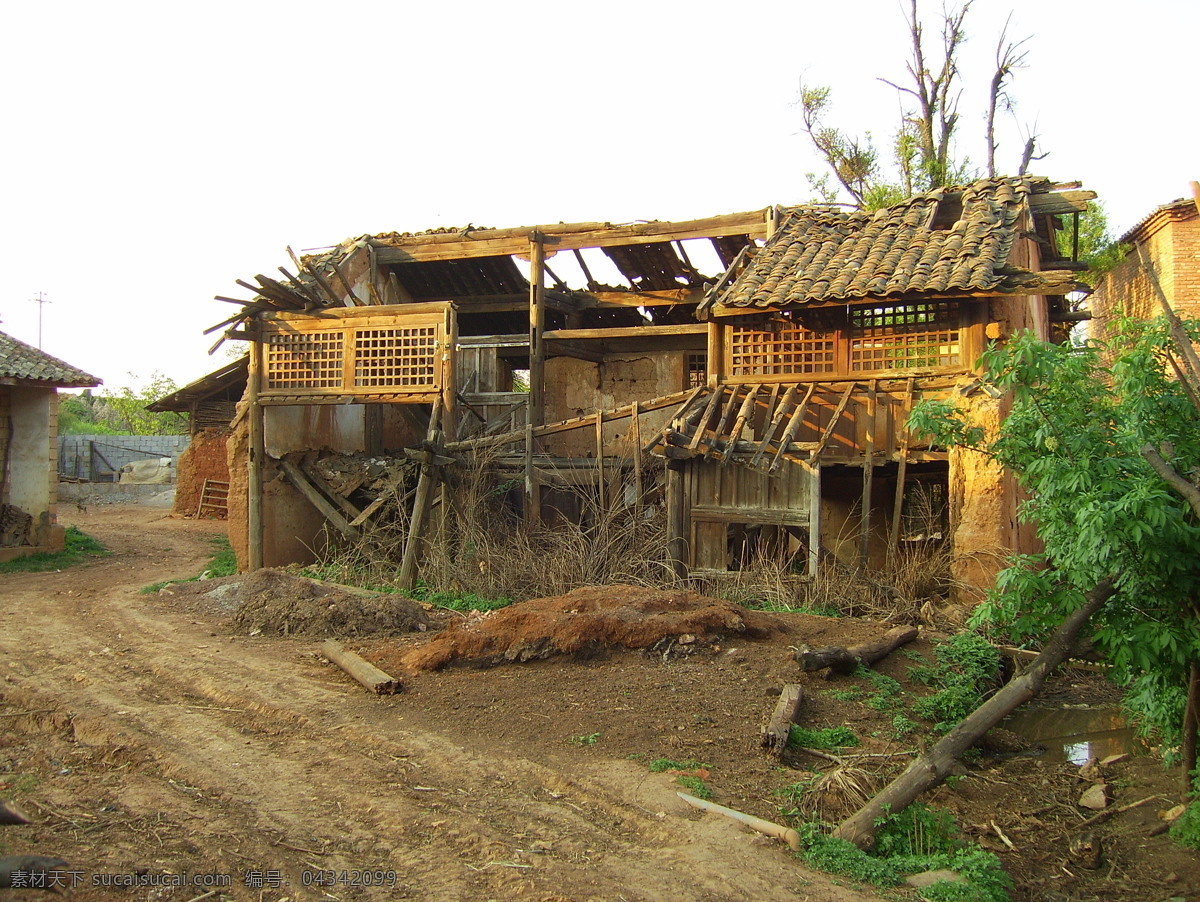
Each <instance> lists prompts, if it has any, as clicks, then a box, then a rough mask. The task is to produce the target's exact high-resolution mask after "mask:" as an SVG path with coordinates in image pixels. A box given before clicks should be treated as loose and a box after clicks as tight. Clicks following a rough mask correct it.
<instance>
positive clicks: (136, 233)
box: [0, 0, 1200, 389]
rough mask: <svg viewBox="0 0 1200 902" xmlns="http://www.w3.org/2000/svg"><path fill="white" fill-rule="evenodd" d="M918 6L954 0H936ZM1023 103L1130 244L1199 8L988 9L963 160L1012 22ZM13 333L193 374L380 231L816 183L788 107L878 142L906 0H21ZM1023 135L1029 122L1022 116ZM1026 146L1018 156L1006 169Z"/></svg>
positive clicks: (721, 203)
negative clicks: (823, 107) (247, 315)
mask: <svg viewBox="0 0 1200 902" xmlns="http://www.w3.org/2000/svg"><path fill="white" fill-rule="evenodd" d="M923 7H925V8H926V13H927V17H928V18H930V19H931V20H933V19H935V18H936V15H937V13H938V11H939V10H940V3H935V2H932V0H923ZM1010 12H1011V13H1012V26H1011V27H1010V34H1012V35H1015V36H1024V35H1030V36H1031V38H1030V41H1029V44H1028V48H1029V63H1030V66H1029V68H1028V69H1026V70H1024V71H1022V72H1020V73H1019V74H1018V76H1017V79H1016V82H1015V84H1014V93H1015V95H1016V97H1017V100H1018V107H1017V110H1016V117H1017V119H1019V120H1020V122H1021V123H1027V124H1028V123H1036V127H1037V131H1038V133H1039V134H1040V135H1041V137H1042V144H1043V146H1044V148H1046V149H1048V150H1050V151H1051V155H1050V156H1049V157H1048V158H1047V159H1045V160H1043V161H1042V162H1041V163H1039V164H1037V165H1036V168H1035V171H1037V172H1038V173H1039V174H1044V175H1047V176H1050V177H1052V178H1054V179H1057V180H1060V181H1066V180H1074V179H1079V180H1082V181H1083V182H1084V183H1085V185H1086V186H1087V187H1089V188H1092V189H1094V190H1096V191H1098V192H1099V193H1100V195H1101V198H1102V199H1103V200H1104V202H1105V204H1106V206H1107V209H1108V212H1109V218H1110V222H1111V223H1112V225H1113V227H1114V230H1115V231H1116V232H1118V233H1119V232H1122V231H1124V230H1125V229H1127V228H1128V227H1130V226H1131V225H1133V224H1134V223H1135V222H1137V221H1138V220H1139V219H1141V218H1142V217H1143V216H1145V215H1146V214H1147V213H1149V212H1150V211H1151V210H1152V209H1153V208H1154V207H1156V206H1157V205H1159V204H1162V203H1165V202H1167V201H1170V200H1172V199H1174V198H1177V197H1181V196H1185V195H1186V194H1187V193H1188V191H1189V188H1188V182H1189V181H1190V180H1192V179H1200V159H1197V153H1196V148H1197V146H1200V141H1198V138H1200V134H1198V132H1200V129H1198V127H1197V124H1196V117H1195V116H1194V115H1193V112H1192V110H1191V106H1190V104H1191V96H1190V93H1189V90H1190V86H1191V85H1193V84H1194V83H1195V77H1196V64H1195V61H1194V59H1193V57H1194V54H1192V53H1191V52H1190V50H1189V47H1190V41H1191V39H1192V36H1194V35H1195V34H1197V33H1200V3H1197V2H1195V0H1140V2H1138V3H1136V4H1131V5H1128V4H1127V5H1124V6H1123V7H1122V8H1121V10H1120V14H1119V15H1118V14H1117V12H1116V10H1115V7H1114V8H1112V9H1108V10H1107V11H1106V10H1105V6H1104V5H1102V4H1097V3H1094V2H1087V0H976V3H975V6H974V8H973V9H972V12H971V14H970V16H969V17H968V30H969V32H970V34H971V39H970V41H969V42H968V44H967V45H966V47H965V50H964V63H965V67H964V73H963V82H962V86H963V90H964V95H963V101H962V103H963V108H964V111H965V115H964V121H963V124H962V129H961V137H960V149H961V150H962V151H964V152H966V153H968V154H969V155H971V156H972V157H973V158H974V159H977V160H979V161H980V162H981V163H982V155H983V151H982V131H983V125H982V104H983V102H984V97H985V90H986V81H987V79H988V78H989V77H990V74H991V72H990V66H991V65H992V57H993V53H994V49H995V40H996V36H997V35H998V33H999V30H1000V28H1001V27H1002V26H1003V24H1004V20H1005V18H1006V16H1008V14H1009V13H1010ZM5 31H6V35H7V38H8V39H7V40H6V41H5V48H4V53H3V57H2V58H0V84H3V86H4V87H3V89H0V90H2V91H3V99H4V105H3V109H4V113H5V117H6V121H7V122H8V127H7V129H6V140H5V141H4V151H3V154H4V157H5V160H6V162H5V165H4V167H3V173H4V182H5V187H4V193H3V200H2V202H0V248H3V249H4V252H5V253H6V255H7V258H8V261H9V262H8V264H7V271H8V276H7V277H6V278H5V279H4V281H3V288H2V289H0V329H2V330H4V331H6V332H9V333H10V334H12V335H15V336H16V337H18V338H20V339H22V340H25V341H28V342H30V343H31V344H36V343H37V340H38V305H37V304H36V303H34V302H33V300H32V299H33V298H34V297H35V296H36V295H37V294H38V292H44V294H45V296H46V297H47V298H48V299H49V301H50V303H49V304H48V305H46V306H45V307H44V308H43V310H44V325H43V328H44V336H43V343H42V345H43V348H44V349H45V350H46V351H47V352H49V353H51V354H54V355H57V356H59V357H62V358H64V359H66V360H67V361H68V362H70V363H72V364H74V365H76V366H79V367H82V368H83V369H86V370H88V371H89V372H91V373H93V374H95V375H97V376H99V377H101V378H102V379H103V380H104V381H105V384H106V386H107V387H108V388H110V389H115V388H117V387H118V386H121V385H126V384H131V383H132V382H134V379H133V378H132V377H131V376H130V373H132V374H133V375H134V377H136V378H137V379H139V380H145V379H147V378H148V377H149V376H150V375H151V374H152V373H155V372H158V373H162V374H165V375H167V376H170V377H171V378H173V379H174V380H176V382H178V383H179V384H180V385H182V384H184V383H186V382H188V381H191V380H192V379H195V378H197V377H199V376H201V375H203V374H204V373H206V372H208V371H210V370H212V369H215V368H216V367H218V366H220V365H221V364H222V363H224V358H223V356H218V357H208V356H207V355H206V351H207V348H208V347H209V346H210V345H211V344H212V341H213V339H212V338H209V337H206V336H204V335H202V334H201V333H202V331H203V330H204V329H205V328H206V327H208V326H211V325H213V324H215V323H216V322H218V321H219V320H221V319H224V318H225V317H226V316H227V315H229V313H231V312H232V308H230V307H229V305H227V304H222V303H219V302H217V301H214V300H212V296H213V295H214V294H225V295H233V296H235V297H247V296H248V294H247V293H246V292H244V291H243V290H241V289H239V288H238V287H237V285H236V284H235V283H234V280H235V279H237V278H242V279H248V278H249V277H251V276H253V275H254V274H255V273H260V272H261V273H268V274H271V273H274V272H275V268H276V267H277V266H279V265H288V266H289V268H291V267H290V263H289V261H288V259H287V256H286V252H285V250H284V249H285V247H286V246H287V245H289V244H290V245H291V246H292V247H293V248H296V249H297V250H300V249H301V248H313V247H320V246H326V245H330V244H335V243H337V242H339V241H341V240H342V239H344V238H347V237H350V236H356V235H361V234H364V233H370V232H381V231H391V230H398V231H409V230H417V229H425V228H432V227H435V226H441V225H447V226H454V225H465V224H467V223H474V224H475V225H481V226H496V227H503V226H516V225H530V224H537V223H547V222H559V221H566V222H572V221H581V220H606V221H611V222H624V221H631V220H637V219H686V218H691V217H699V216H707V215H712V214H715V213H727V212H735V211H740V210H751V209H756V208H760V207H764V206H767V205H768V204H773V203H797V202H803V201H806V200H809V199H810V192H809V190H808V187H807V184H806V182H805V179H804V173H805V172H809V171H817V170H819V168H820V167H819V164H818V162H817V160H816V158H815V156H814V154H813V152H812V151H811V149H810V147H809V146H808V144H807V140H808V139H807V137H806V136H805V135H804V134H803V133H802V132H801V131H800V121H799V114H798V111H797V109H796V108H795V106H794V103H795V100H796V97H797V85H798V82H799V79H800V78H801V77H802V76H803V77H804V78H805V79H806V80H807V81H809V82H812V83H825V84H829V85H831V86H832V87H833V89H834V96H833V101H834V109H833V113H832V116H831V121H833V122H835V123H837V124H839V125H843V126H845V127H847V128H848V129H851V130H872V131H873V132H874V134H875V136H876V138H877V139H878V141H879V143H881V144H887V143H888V140H889V138H890V135H891V131H892V129H893V127H894V123H895V121H896V119H897V109H898V103H897V99H896V95H895V92H894V91H893V90H892V89H891V88H888V87H887V86H886V85H883V84H881V83H879V82H878V81H876V80H875V79H876V77H877V76H887V77H891V78H899V77H900V76H901V74H902V66H903V64H904V60H905V58H906V53H907V33H906V29H905V24H904V19H903V15H902V7H901V3H900V0H840V2H837V3H825V2H822V3H816V2H805V0H792V2H776V0H759V2H750V3H747V4H744V5H741V6H740V7H739V6H738V5H736V4H731V3H729V2H708V0H682V2H658V0H636V2H630V0H605V2H603V3H598V2H596V3H586V4H585V3H577V2H569V0H567V2H558V3H527V2H520V0H517V2H509V3H485V2H476V0H459V2H456V3H419V4H417V3H401V2H392V3H387V2H374V0H359V2H356V3H354V4H339V3H328V2H326V3H310V2H294V0H293V2H286V3H282V2H279V3H276V2H257V0H240V2H226V0H212V2H206V3H202V4H201V3H196V4H182V3H164V2H161V0H156V2H120V0H114V2H111V3H96V2H54V0H42V2H39V3H21V4H11V5H10V6H9V7H7V8H6V10H5ZM1010 122H1012V123H1013V124H1014V125H1015V120H1010ZM1020 143H1021V139H1020V137H1019V136H1018V135H1017V134H1016V133H1015V131H1012V130H1011V129H1010V131H1009V133H1008V134H1007V135H1006V136H1005V137H1004V138H1003V139H1002V146H1001V149H1000V153H1001V156H1002V159H1003V160H1004V162H1005V163H1006V164H1011V162H1012V161H1013V160H1015V158H1016V156H1017V155H1018V153H1019V149H1020Z"/></svg>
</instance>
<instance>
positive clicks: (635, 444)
mask: <svg viewBox="0 0 1200 902" xmlns="http://www.w3.org/2000/svg"><path fill="white" fill-rule="evenodd" d="M632 406H633V410H632V411H631V413H630V416H631V417H632V419H631V420H630V422H629V444H630V447H631V448H632V449H633V506H634V508H635V509H636V510H640V509H641V506H642V413H641V411H640V410H639V409H638V402H637V401H634V402H633V405H632Z"/></svg>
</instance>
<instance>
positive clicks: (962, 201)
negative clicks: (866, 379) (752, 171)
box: [701, 177, 1068, 309]
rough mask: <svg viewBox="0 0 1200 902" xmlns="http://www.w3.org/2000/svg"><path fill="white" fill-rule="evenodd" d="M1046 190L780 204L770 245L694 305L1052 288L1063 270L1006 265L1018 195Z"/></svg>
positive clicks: (1030, 186)
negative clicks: (864, 207) (873, 202)
mask: <svg viewBox="0 0 1200 902" xmlns="http://www.w3.org/2000/svg"><path fill="white" fill-rule="evenodd" d="M1047 184H1048V183H1046V182H1045V181H1039V180H1035V179H1032V178H1030V177H1021V178H1000V179H982V180H980V181H977V182H973V183H972V184H970V185H965V186H961V187H955V188H939V189H937V190H934V191H930V192H928V193H927V194H921V195H918V196H916V197H912V198H909V199H908V200H905V201H903V202H901V203H898V204H895V205H894V206H890V207H885V208H883V209H881V210H877V211H875V212H873V213H866V212H863V211H860V210H851V211H843V210H836V209H830V208H828V207H790V208H783V210H782V214H783V215H782V218H781V222H780V225H779V227H778V229H777V230H776V232H775V234H774V236H773V237H772V238H771V240H770V241H768V242H767V244H766V245H765V246H763V247H762V248H761V249H760V250H759V251H758V252H757V253H756V254H755V255H754V257H753V258H752V259H751V261H750V262H749V264H748V265H747V266H746V268H745V269H744V270H742V272H741V273H740V274H739V275H738V276H737V277H736V278H734V279H733V280H732V281H731V282H729V283H728V284H726V285H725V286H723V287H720V288H718V289H717V290H716V291H715V292H714V293H712V294H710V295H709V296H708V297H707V298H706V299H705V301H704V303H703V304H702V308H701V309H706V308H709V307H711V306H713V305H719V306H721V307H725V308H736V307H750V308H774V307H784V306H789V305H800V306H803V305H809V304H827V303H836V302H838V301H847V300H856V299H864V298H886V297H894V296H898V295H904V294H912V293H923V294H928V295H953V294H954V293H956V292H992V291H994V292H996V293H997V294H1003V293H1013V292H1016V291H1018V289H1020V290H1021V291H1022V292H1027V293H1037V289H1038V288H1042V289H1046V288H1050V287H1055V286H1058V285H1059V284H1060V283H1062V282H1063V281H1064V278H1065V277H1066V276H1067V275H1068V274H1065V273H1053V274H1051V273H1040V274H1032V273H1029V272H1025V271H1019V270H1015V269H1013V268H1011V267H1009V266H1008V265H1007V261H1008V255H1009V251H1010V250H1011V249H1012V246H1013V242H1014V241H1015V239H1016V237H1017V234H1018V222H1019V220H1020V218H1021V214H1022V213H1023V212H1024V211H1025V209H1026V199H1027V198H1028V196H1029V194H1030V193H1031V191H1033V190H1035V189H1037V188H1044V186H1046V185H1047ZM1042 277H1045V278H1042Z"/></svg>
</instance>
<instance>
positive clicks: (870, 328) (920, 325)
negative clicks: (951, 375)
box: [850, 302, 962, 371]
mask: <svg viewBox="0 0 1200 902" xmlns="http://www.w3.org/2000/svg"><path fill="white" fill-rule="evenodd" d="M961 363H962V345H961V343H960V340H959V308H958V304H957V303H955V302H937V303H928V304H891V305H888V306H881V307H852V308H851V309H850V369H851V370H857V371H870V370H895V369H914V368H919V367H940V366H958V365H959V364H961Z"/></svg>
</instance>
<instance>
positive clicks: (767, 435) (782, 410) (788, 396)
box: [749, 382, 800, 468]
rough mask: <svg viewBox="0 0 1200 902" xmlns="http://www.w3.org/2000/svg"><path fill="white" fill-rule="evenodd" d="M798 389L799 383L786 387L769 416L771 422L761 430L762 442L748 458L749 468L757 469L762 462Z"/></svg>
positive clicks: (781, 445)
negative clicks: (781, 398)
mask: <svg viewBox="0 0 1200 902" xmlns="http://www.w3.org/2000/svg"><path fill="white" fill-rule="evenodd" d="M799 388H800V383H799V382H793V383H792V384H791V385H789V386H788V389H787V391H786V392H784V394H783V400H781V401H780V402H779V406H777V407H776V408H775V413H774V414H773V415H772V416H771V422H770V423H769V424H768V425H767V427H766V428H765V429H763V438H762V442H761V443H760V444H759V446H758V450H756V451H755V452H754V456H753V457H751V458H750V463H749V466H750V467H751V468H756V467H758V463H759V461H760V460H762V458H763V455H764V454H766V453H767V446H768V445H769V444H771V439H772V438H773V437H774V436H775V433H776V432H777V431H778V430H779V427H780V425H781V424H782V423H783V418H784V417H785V416H786V415H787V411H788V408H789V407H790V406H791V405H792V403H793V401H794V399H795V397H796V392H797V391H798V390H799ZM779 447H780V448H782V447H784V446H783V444H780V445H779Z"/></svg>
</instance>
